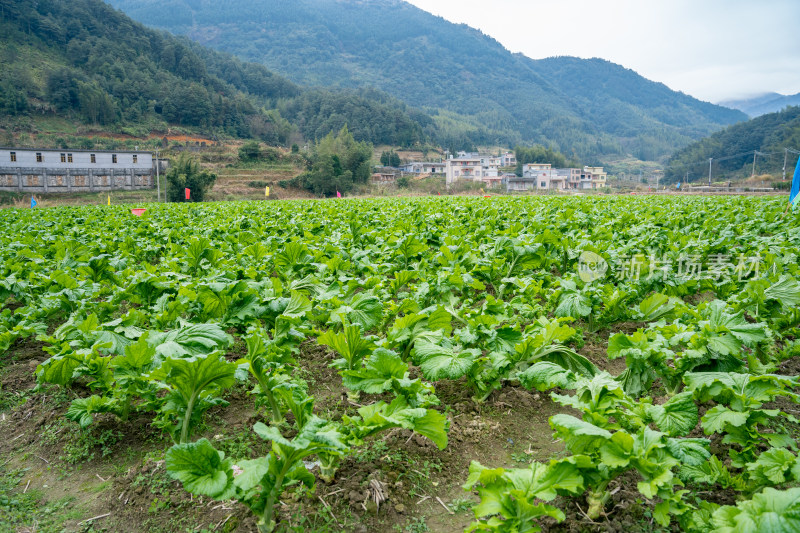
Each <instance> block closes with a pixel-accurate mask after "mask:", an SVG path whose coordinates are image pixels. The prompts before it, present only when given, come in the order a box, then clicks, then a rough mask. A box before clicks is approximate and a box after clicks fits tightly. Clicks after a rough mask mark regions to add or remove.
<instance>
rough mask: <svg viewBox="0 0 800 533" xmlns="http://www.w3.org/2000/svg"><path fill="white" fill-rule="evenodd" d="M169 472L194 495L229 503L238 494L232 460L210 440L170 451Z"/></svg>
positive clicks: (168, 454)
mask: <svg viewBox="0 0 800 533" xmlns="http://www.w3.org/2000/svg"><path fill="white" fill-rule="evenodd" d="M165 459H166V461H165V464H166V468H167V473H168V474H169V475H170V476H171V477H172V478H173V479H177V480H178V481H180V482H182V483H183V486H184V488H185V489H186V490H188V491H189V492H191V493H192V494H199V495H203V496H208V497H210V498H214V499H216V500H227V499H229V498H231V497H232V496H233V495H234V493H235V487H234V483H233V468H232V467H231V461H230V460H229V459H225V457H224V454H223V453H222V452H218V451H217V450H215V449H214V446H212V445H211V443H210V442H209V441H208V440H207V439H200V440H199V441H197V442H192V443H187V444H178V445H175V446H173V447H172V448H170V449H169V450H167V455H166V458H165Z"/></svg>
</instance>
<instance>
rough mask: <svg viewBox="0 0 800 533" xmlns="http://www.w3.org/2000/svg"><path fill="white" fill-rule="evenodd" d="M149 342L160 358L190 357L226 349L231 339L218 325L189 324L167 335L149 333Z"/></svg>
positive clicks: (231, 341)
mask: <svg viewBox="0 0 800 533" xmlns="http://www.w3.org/2000/svg"><path fill="white" fill-rule="evenodd" d="M149 342H150V344H152V345H153V346H155V347H156V353H158V354H159V355H160V356H162V357H191V356H194V355H201V354H207V353H210V352H212V351H214V350H217V349H222V348H226V347H227V346H229V345H231V344H232V343H233V339H232V338H231V336H230V335H228V334H227V333H225V331H223V329H222V328H221V327H220V326H219V325H218V324H190V325H187V326H183V327H181V328H179V329H176V330H173V331H170V332H167V333H162V332H151V333H150V336H149Z"/></svg>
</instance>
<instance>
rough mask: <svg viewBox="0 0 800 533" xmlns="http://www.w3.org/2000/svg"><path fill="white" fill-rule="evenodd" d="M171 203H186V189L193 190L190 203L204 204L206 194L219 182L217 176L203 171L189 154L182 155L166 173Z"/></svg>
mask: <svg viewBox="0 0 800 533" xmlns="http://www.w3.org/2000/svg"><path fill="white" fill-rule="evenodd" d="M165 176H166V178H167V184H168V194H169V201H170V202H186V201H187V200H186V196H185V195H184V189H191V191H192V194H191V199H190V200H188V201H190V202H202V201H203V198H205V194H206V192H207V191H208V189H210V188H211V187H212V186H213V185H214V182H215V181H217V175H216V174H212V173H210V172H209V171H207V170H201V169H200V164H199V163H198V162H197V161H195V160H194V159H193V158H192V157H190V156H189V155H188V154H185V153H184V154H181V155H180V157H179V158H178V160H177V161H176V162H175V163H173V164H172V165H171V166H170V169H169V170H168V171H167V173H166V175H165Z"/></svg>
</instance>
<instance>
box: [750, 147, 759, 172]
mask: <svg viewBox="0 0 800 533" xmlns="http://www.w3.org/2000/svg"><path fill="white" fill-rule="evenodd" d="M757 155H758V150H753V172H752V173H751V174H750V177H751V178H752V177H753V176H755V175H756V156H757Z"/></svg>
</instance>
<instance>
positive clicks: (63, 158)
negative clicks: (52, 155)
mask: <svg viewBox="0 0 800 533" xmlns="http://www.w3.org/2000/svg"><path fill="white" fill-rule="evenodd" d="M61 162H62V163H66V162H67V154H61Z"/></svg>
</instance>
